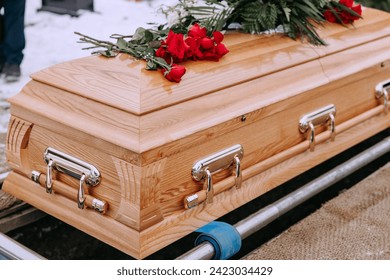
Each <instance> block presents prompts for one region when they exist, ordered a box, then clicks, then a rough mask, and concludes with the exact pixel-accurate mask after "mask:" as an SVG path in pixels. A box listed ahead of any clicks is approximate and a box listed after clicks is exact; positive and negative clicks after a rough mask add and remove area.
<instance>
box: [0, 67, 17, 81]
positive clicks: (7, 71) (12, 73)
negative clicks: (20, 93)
mask: <svg viewBox="0 0 390 280" xmlns="http://www.w3.org/2000/svg"><path fill="white" fill-rule="evenodd" d="M2 74H3V75H4V79H5V81H6V82H7V83H13V82H17V81H19V79H20V76H21V72H20V66H19V65H17V64H8V63H6V64H4V67H3V71H2Z"/></svg>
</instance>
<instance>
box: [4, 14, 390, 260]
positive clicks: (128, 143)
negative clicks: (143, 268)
mask: <svg viewBox="0 0 390 280" xmlns="http://www.w3.org/2000/svg"><path fill="white" fill-rule="evenodd" d="M320 34H321V36H322V37H323V38H324V39H325V40H326V41H327V42H328V44H329V45H328V46H326V47H314V46H312V45H309V44H307V43H302V42H299V41H294V40H291V39H289V38H286V37H284V36H282V35H272V36H257V35H248V34H241V33H232V34H227V35H226V37H225V41H224V42H225V44H226V45H227V47H228V49H229V50H230V53H229V54H228V55H226V56H225V57H224V58H223V59H221V60H220V61H219V62H218V63H216V62H199V61H197V62H187V63H186V67H187V73H186V75H185V76H184V78H183V80H182V81H181V82H180V83H179V84H176V83H171V82H168V81H166V80H165V79H164V78H163V77H162V76H161V73H158V72H153V71H146V70H144V66H145V65H144V63H143V62H139V61H135V60H132V59H131V58H129V56H127V55H124V54H123V55H119V56H118V57H116V58H113V59H107V58H103V57H96V56H90V57H86V58H82V59H77V60H73V61H69V62H65V63H62V64H59V65H55V66H53V67H50V68H48V69H45V70H42V71H40V72H38V73H35V74H33V75H32V80H31V81H30V82H29V83H28V84H27V85H26V86H25V87H24V88H23V89H22V91H21V92H20V93H19V94H17V95H16V96H14V97H12V98H11V99H10V100H9V101H10V103H11V119H10V124H9V130H8V138H7V157H8V161H9V165H10V166H11V167H12V168H13V172H12V173H11V174H10V175H9V176H8V177H7V179H6V181H5V183H4V187H3V188H4V190H5V191H7V192H9V193H11V194H13V195H15V196H16V197H18V198H20V199H22V200H24V201H26V202H28V203H30V204H32V205H33V206H35V207H37V208H39V209H41V210H43V211H46V212H47V213H49V214H51V215H53V216H55V217H57V218H59V219H61V220H63V221H65V222H67V223H69V224H71V225H73V226H75V227H76V228H79V229H81V230H83V231H85V232H87V233H88V234H90V235H92V236H94V237H96V238H98V239H100V240H102V241H104V242H106V243H108V244H110V245H112V246H114V247H116V248H118V249H120V250H122V251H123V252H126V253H127V254H129V255H131V256H133V257H135V258H144V257H146V256H148V255H150V254H152V253H153V252H155V251H157V250H159V249H161V248H163V247H165V246H167V245H168V244H170V243H172V242H174V241H175V240H177V239H179V238H181V237H183V236H185V235H187V234H189V233H190V232H193V231H194V230H196V229H198V228H200V227H201V226H203V225H205V224H207V223H208V222H210V221H212V220H214V219H216V218H218V217H221V216H222V215H224V214H226V213H228V212H230V211H232V210H234V209H236V208H237V207H239V206H241V205H243V204H245V203H247V202H249V201H250V200H252V199H254V198H256V197H258V196H260V195H262V194H264V193H265V192H267V191H269V190H270V189H272V188H275V187H276V186H278V185H280V184H281V183H283V182H285V181H287V180H289V179H291V178H293V177H294V176H296V175H298V174H300V173H302V172H304V171H306V170H308V169H310V168H311V167H313V166H315V165H318V164H319V163H321V162H323V161H325V160H326V159H329V158H330V157H333V156H335V155H336V154H338V153H340V152H342V151H343V150H346V149H347V148H349V147H351V146H352V145H355V144H357V143H359V142H361V141H362V140H364V139H366V138H368V137H370V136H372V135H374V134H376V133H378V132H380V131H383V130H385V129H387V128H388V127H389V123H390V114H385V111H386V106H385V104H387V102H384V99H385V96H387V91H386V89H387V88H388V87H389V84H390V80H389V79H390V48H389V46H390V15H389V14H387V13H384V12H380V11H376V10H370V9H365V10H364V20H359V21H357V22H356V23H355V26H354V27H349V28H346V27H344V26H341V25H337V24H326V25H325V28H323V29H321V30H320ZM63 160H65V161H66V162H65V163H64V162H62V161H63ZM80 166H81V167H80ZM80 168H81V171H80ZM79 207H80V208H79Z"/></svg>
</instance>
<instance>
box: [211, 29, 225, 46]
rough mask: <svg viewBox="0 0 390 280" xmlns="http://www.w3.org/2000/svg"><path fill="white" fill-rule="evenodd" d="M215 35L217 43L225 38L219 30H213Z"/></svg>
mask: <svg viewBox="0 0 390 280" xmlns="http://www.w3.org/2000/svg"><path fill="white" fill-rule="evenodd" d="M213 37H214V41H215V43H217V44H220V43H221V42H222V41H223V38H224V36H223V34H222V33H221V32H219V31H214V32H213Z"/></svg>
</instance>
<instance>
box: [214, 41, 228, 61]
mask: <svg viewBox="0 0 390 280" xmlns="http://www.w3.org/2000/svg"><path fill="white" fill-rule="evenodd" d="M215 52H216V54H217V55H218V58H221V57H222V56H224V55H225V54H227V53H228V52H229V50H228V49H227V48H226V46H225V45H224V44H218V45H217V46H216V47H215Z"/></svg>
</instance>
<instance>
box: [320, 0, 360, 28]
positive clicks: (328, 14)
mask: <svg viewBox="0 0 390 280" xmlns="http://www.w3.org/2000/svg"><path fill="white" fill-rule="evenodd" d="M339 4H342V5H344V6H346V7H347V8H349V9H351V10H352V11H354V12H355V13H357V14H358V15H359V16H360V15H361V14H362V6H361V5H360V4H359V5H356V6H353V4H354V1H353V0H340V2H339ZM335 13H336V14H337V16H338V17H337V16H336V15H335ZM359 16H355V15H353V14H351V13H349V12H347V11H344V10H343V11H340V10H339V9H337V8H334V10H333V11H331V10H326V11H325V12H324V17H325V19H326V20H327V21H329V22H339V21H340V20H341V22H342V23H344V24H349V23H353V22H354V21H355V20H358V19H359V18H360V17H359Z"/></svg>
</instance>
